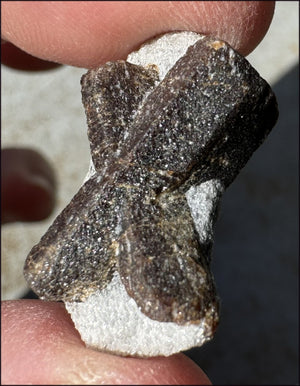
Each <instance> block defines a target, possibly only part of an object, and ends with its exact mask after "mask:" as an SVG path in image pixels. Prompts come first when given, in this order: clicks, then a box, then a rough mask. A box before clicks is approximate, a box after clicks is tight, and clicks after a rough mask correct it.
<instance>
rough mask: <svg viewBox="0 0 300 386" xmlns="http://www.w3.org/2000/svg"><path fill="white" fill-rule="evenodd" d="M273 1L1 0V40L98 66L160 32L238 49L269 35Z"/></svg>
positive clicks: (30, 50) (244, 50)
mask: <svg viewBox="0 0 300 386" xmlns="http://www.w3.org/2000/svg"><path fill="white" fill-rule="evenodd" d="M273 11H274V2H273V1H233V2H231V1H199V2H195V1H168V2H166V1H157V2H152V1H149V2H148V1H138V2H127V1H124V2H123V1H116V2H115V1H112V2H111V1H105V2H94V1H88V2H85V1H78V2H74V1H68V2H67V1H66V2H64V1H62V2H50V1H49V2H48V1H39V2H36V1H28V2H27V1H26V2H23V1H14V2H3V3H2V17H1V21H2V26H1V27H2V29H1V34H2V38H3V39H5V40H7V41H10V42H11V43H13V44H15V45H16V46H17V47H19V48H21V49H22V50H24V51H26V52H28V53H30V54H31V55H34V56H37V57H38V58H41V59H45V60H51V61H54V62H59V63H65V64H71V65H75V66H80V67H95V66H97V65H99V64H100V63H104V62H106V61H108V60H116V59H121V58H125V57H126V56H127V54H128V53H129V52H131V51H132V50H133V49H135V48H137V47H138V46H139V45H140V44H141V43H143V42H144V41H146V40H148V39H149V38H151V37H154V36H155V35H157V34H160V33H163V32H168V31H174V30H191V31H195V32H200V33H205V34H213V35H215V36H216V37H218V38H220V39H223V40H225V41H227V42H228V43H229V44H231V45H232V46H233V47H234V48H235V49H237V50H238V51H239V52H240V53H242V54H244V55H246V54H248V53H250V52H251V51H252V50H253V49H254V48H255V47H256V45H257V44H258V43H259V42H260V40H261V39H262V38H263V36H264V35H265V33H266V31H267V30H268V27H269V25H270V22H271V20H272V16H273Z"/></svg>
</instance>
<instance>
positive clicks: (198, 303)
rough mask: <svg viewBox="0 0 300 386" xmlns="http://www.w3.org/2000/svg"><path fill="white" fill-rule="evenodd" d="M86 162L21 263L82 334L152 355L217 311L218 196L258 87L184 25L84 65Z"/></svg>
mask: <svg viewBox="0 0 300 386" xmlns="http://www.w3.org/2000/svg"><path fill="white" fill-rule="evenodd" d="M81 84H82V100H83V105H84V107H85V111H86V115H87V122H88V137H89V140H90V144H91V156H92V164H91V168H90V171H89V173H88V176H87V178H86V180H85V182H84V184H83V186H82V187H81V189H80V190H79V192H78V193H77V194H76V195H75V196H74V198H73V199H72V201H71V202H70V204H69V205H68V206H67V207H66V208H65V209H64V211H63V212H62V213H61V214H60V215H59V216H58V217H57V219H56V220H55V221H54V223H53V224H52V226H51V227H50V228H49V230H48V231H47V233H46V234H45V235H44V236H43V237H42V239H41V241H40V242H39V244H37V245H36V246H35V247H33V249H32V251H31V252H30V254H29V256H28V258H27V260H26V263H25V268H24V272H25V277H26V279H27V281H28V283H29V285H30V286H31V288H32V289H33V290H34V291H35V292H36V293H37V294H38V295H39V297H41V298H42V299H47V300H63V301H64V302H65V304H66V308H67V310H68V311H69V313H70V314H71V317H72V319H73V321H74V324H75V326H76V328H77V329H78V331H79V332H80V334H81V337H82V339H83V340H84V341H85V342H86V344H87V345H88V346H91V347H94V348H96V349H100V350H105V351H110V352H114V353H118V354H121V355H136V356H156V355H166V356H167V355H171V354H173V353H175V352H178V351H182V350H185V349H188V348H190V347H193V346H200V345H202V344H203V343H204V342H206V341H207V340H209V339H211V338H212V336H213V334H214V332H215V329H216V327H217V325H218V321H219V302H218V296H217V294H216V289H215V283H214V279H213V276H212V273H211V271H210V262H211V250H212V244H213V226H214V223H215V221H216V217H217V211H218V206H219V201H220V198H221V195H222V193H223V191H224V189H226V187H227V186H228V185H229V184H230V183H231V182H232V181H233V180H234V178H235V177H236V175H237V174H238V172H239V171H240V169H241V168H242V167H243V166H244V165H245V164H246V162H247V161H248V159H249V158H250V157H251V155H252V153H253V152H254V151H255V150H256V149H257V148H258V146H259V145H260V144H261V143H262V142H263V140H264V139H265V137H266V136H267V135H268V133H269V132H270V130H271V129H272V127H273V126H274V124H275V122H276V119H277V114H278V112H277V104H276V99H275V96H274V94H273V92H272V90H271V89H270V87H269V85H268V84H267V83H266V82H265V81H264V80H263V79H262V78H261V77H260V76H259V74H258V73H257V72H256V71H255V70H254V69H253V68H252V67H251V66H250V64H249V63H248V62H247V60H246V59H245V58H243V57H242V56H240V55H239V54H238V53H237V52H235V51H234V50H233V49H232V48H231V47H230V46H229V45H228V44H226V43H225V42H222V41H220V40H218V39H215V38H213V37H208V36H203V35H198V34H195V33H191V32H181V33H171V34H166V35H164V36H161V37H160V38H157V39H155V40H153V41H151V42H149V43H147V44H145V45H144V46H143V47H141V49H140V50H139V51H137V52H134V53H132V54H130V55H129V57H128V58H127V61H117V62H108V63H106V64H105V65H103V66H100V67H99V68H97V69H93V70H90V71H88V72H87V74H86V75H84V76H83V77H82V81H81Z"/></svg>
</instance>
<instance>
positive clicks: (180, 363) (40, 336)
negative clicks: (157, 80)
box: [1, 2, 274, 384]
mask: <svg viewBox="0 0 300 386" xmlns="http://www.w3.org/2000/svg"><path fill="white" fill-rule="evenodd" d="M273 7H274V3H273V2H153V3H152V2H129V3H127V2H95V3H94V2H76V3H75V2H57V3H56V2H11V3H10V2H3V3H2V31H1V32H2V38H3V39H5V40H7V41H10V42H11V43H13V44H14V45H16V46H18V47H20V48H22V49H23V50H24V51H26V52H28V53H30V54H32V55H35V56H37V57H39V58H41V59H44V60H50V61H55V62H59V63H64V64H71V65H76V66H81V67H87V68H89V67H94V66H97V65H99V64H101V63H104V62H106V61H108V60H116V59H120V58H125V57H126V56H127V54H128V53H129V52H130V51H132V50H133V49H135V48H137V47H138V46H139V45H140V44H141V43H142V42H144V41H146V40H148V39H149V38H151V37H153V36H155V35H157V34H159V33H162V32H167V31H171V30H192V31H195V32H201V33H212V34H213V35H215V36H217V37H219V38H220V39H223V40H226V41H228V42H229V43H230V44H231V45H232V46H233V47H234V48H236V49H237V50H238V51H239V52H240V53H242V54H244V55H245V54H247V53H249V52H250V51H251V50H252V49H254V48H255V46H256V45H257V44H258V43H259V41H260V40H261V39H262V38H263V36H264V34H265V32H266V30H267V28H268V26H269V24H270V22H271V19H272V14H273ZM3 49H5V46H4V47H3ZM13 49H14V48H13ZM12 60H13V56H12ZM7 64H9V63H7ZM3 184H5V181H3ZM2 354H3V356H2V377H3V378H2V379H3V381H2V382H3V384H12V383H14V384H28V383H33V384H53V383H55V384H76V383H81V384H98V383H106V384H108V383H110V384H154V383H158V384H208V383H209V381H208V379H207V377H206V376H205V375H204V374H203V372H202V371H201V370H200V369H199V368H198V367H197V366H196V365H195V364H194V363H193V362H192V361H190V360H189V359H188V358H187V357H185V356H184V355H182V354H177V355H173V356H171V357H169V358H150V359H138V358H123V357H118V356H113V355H109V354H106V353H100V352H96V351H94V350H91V349H87V348H85V346H84V344H83V342H82V341H81V340H80V338H79V335H78V333H77V331H76V330H75V329H74V326H73V324H72V322H71V320H70V318H69V316H68V314H67V312H66V311H65V309H64V307H63V305H62V304H61V303H53V302H41V301H38V300H36V301H31V300H22V301H11V302H4V303H3V304H2Z"/></svg>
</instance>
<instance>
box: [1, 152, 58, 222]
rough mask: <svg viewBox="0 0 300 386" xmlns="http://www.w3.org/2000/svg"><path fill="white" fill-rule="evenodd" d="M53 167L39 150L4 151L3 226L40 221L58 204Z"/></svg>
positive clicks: (2, 161) (2, 176) (2, 155)
mask: <svg viewBox="0 0 300 386" xmlns="http://www.w3.org/2000/svg"><path fill="white" fill-rule="evenodd" d="M55 188H56V184H55V177H54V173H53V170H52V167H51V166H50V165H49V163H48V162H47V161H46V160H45V159H44V158H43V157H42V156H41V155H40V154H39V153H37V152H36V151H34V150H31V149H21V148H19V149H17V148H8V149H3V150H2V151H1V211H2V217H1V221H2V223H6V222H12V221H40V220H43V219H44V218H46V217H48V216H49V214H50V213H51V212H52V210H53V208H54V205H55Z"/></svg>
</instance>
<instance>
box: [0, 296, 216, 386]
mask: <svg viewBox="0 0 300 386" xmlns="http://www.w3.org/2000/svg"><path fill="white" fill-rule="evenodd" d="M1 311H2V354H3V355H2V358H3V361H2V380H3V382H4V384H30V383H31V384H161V385H163V384H164V385H167V384H198V385H204V384H205V385H207V384H210V381H209V379H208V378H207V376H206V375H205V374H204V372H203V371H202V370H201V369H200V368H199V367H198V366H197V365H196V364H195V363H194V362H193V361H191V360H190V359H189V358H187V357H186V356H185V355H183V354H176V355H173V356H171V357H167V358H165V357H156V358H148V359H142V358H129V357H120V356H117V355H111V354H108V353H103V352H98V351H95V350H92V349H88V348H86V347H85V345H84V343H83V342H82V341H81V339H80V337H79V334H78V332H77V331H76V330H75V328H74V326H73V323H72V321H71V319H70V317H69V315H68V313H67V312H66V310H65V308H64V306H63V304H62V303H55V302H43V301H40V300H21V301H6V302H2V306H1Z"/></svg>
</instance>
